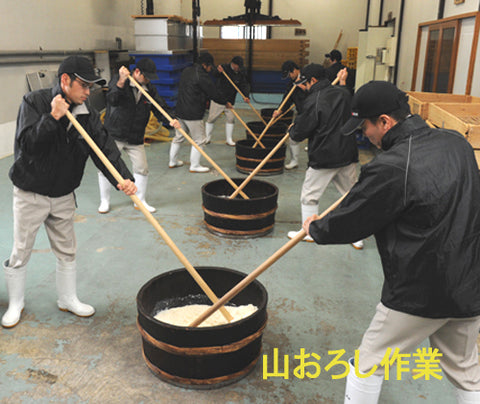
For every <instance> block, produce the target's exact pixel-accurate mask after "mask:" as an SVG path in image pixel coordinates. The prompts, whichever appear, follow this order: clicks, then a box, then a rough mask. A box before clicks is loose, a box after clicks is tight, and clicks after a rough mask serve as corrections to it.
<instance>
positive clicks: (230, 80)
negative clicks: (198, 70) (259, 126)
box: [222, 70, 267, 125]
mask: <svg viewBox="0 0 480 404" xmlns="http://www.w3.org/2000/svg"><path fill="white" fill-rule="evenodd" d="M222 73H223V74H224V75H225V77H226V78H227V79H228V81H229V82H230V84H231V85H232V86H233V87H234V88H235V90H237V91H238V93H239V94H240V95H241V96H242V98H247V97H245V95H244V94H243V93H242V92H241V91H240V89H239V88H238V87H237V85H236V84H235V83H234V82H233V80H232V79H231V78H230V76H229V75H228V74H227V73H226V72H225V70H222ZM247 104H248V105H249V106H250V108H252V109H253V112H255V113H256V114H257V116H258V117H259V118H260V119H261V121H262V122H263V123H264V124H265V125H266V124H267V123H266V122H265V120H264V119H263V118H262V115H261V114H260V113H259V112H258V111H257V110H256V109H255V107H254V106H253V105H252V104H251V103H250V102H247Z"/></svg>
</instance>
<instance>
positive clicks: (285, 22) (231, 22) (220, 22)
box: [203, 19, 302, 27]
mask: <svg viewBox="0 0 480 404" xmlns="http://www.w3.org/2000/svg"><path fill="white" fill-rule="evenodd" d="M245 23H246V22H245V20H241V19H238V20H207V21H205V22H204V23H203V25H204V26H210V27H222V26H225V25H245ZM253 25H302V23H301V22H300V21H298V20H293V19H289V20H255V23H254V24H253Z"/></svg>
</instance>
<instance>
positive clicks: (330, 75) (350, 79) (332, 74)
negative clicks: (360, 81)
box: [325, 62, 356, 95]
mask: <svg viewBox="0 0 480 404" xmlns="http://www.w3.org/2000/svg"><path fill="white" fill-rule="evenodd" d="M344 68H345V66H344V65H342V64H341V63H340V62H337V63H333V64H332V65H330V67H327V68H326V69H325V74H326V75H327V79H329V80H330V82H332V81H334V80H335V79H336V78H337V74H338V72H339V71H340V70H342V69H344ZM347 72H348V76H347V80H346V83H345V87H347V88H348V90H349V91H350V92H351V93H352V95H353V93H354V92H355V74H356V71H355V70H353V69H349V68H347Z"/></svg>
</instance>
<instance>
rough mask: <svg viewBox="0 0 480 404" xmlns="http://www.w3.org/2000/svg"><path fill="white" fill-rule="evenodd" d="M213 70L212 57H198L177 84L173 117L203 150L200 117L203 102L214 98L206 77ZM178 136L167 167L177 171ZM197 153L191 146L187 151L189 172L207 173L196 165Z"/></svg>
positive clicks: (204, 106) (211, 85)
mask: <svg viewBox="0 0 480 404" xmlns="http://www.w3.org/2000/svg"><path fill="white" fill-rule="evenodd" d="M212 69H213V56H212V55H211V54H210V53H208V52H207V53H202V54H201V55H200V56H199V57H198V60H197V63H195V64H194V65H193V66H190V67H187V68H186V69H185V70H183V72H182V75H181V76H180V82H179V84H178V98H177V106H176V110H175V111H176V116H177V118H178V120H179V121H180V125H181V126H182V128H183V130H184V131H185V132H187V133H189V135H190V136H191V138H192V139H193V141H194V142H195V143H196V144H197V145H198V146H200V147H203V145H204V144H205V141H206V137H205V125H204V123H203V116H204V115H205V110H206V109H207V101H208V100H211V99H213V98H214V97H215V93H216V90H215V84H214V82H213V80H212V79H211V77H210V76H209V74H208V73H210V72H211V71H212ZM184 140H185V139H184V137H183V135H182V133H181V132H180V131H178V130H176V134H175V137H174V138H173V140H172V144H171V145H170V162H169V165H168V166H169V167H170V168H174V167H180V166H182V165H183V161H181V160H178V152H179V151H180V144H181V143H182V142H183V141H184ZM201 156H202V155H201V154H200V152H199V151H198V150H197V149H196V148H195V147H193V146H192V148H191V151H190V172H191V173H205V172H208V171H209V170H210V169H209V168H208V167H204V166H202V165H200V158H201Z"/></svg>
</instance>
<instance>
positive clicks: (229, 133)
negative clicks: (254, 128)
mask: <svg viewBox="0 0 480 404" xmlns="http://www.w3.org/2000/svg"><path fill="white" fill-rule="evenodd" d="M234 127H235V124H234V123H226V124H225V137H226V138H227V145H229V146H235V142H234V141H233V128H234Z"/></svg>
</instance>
